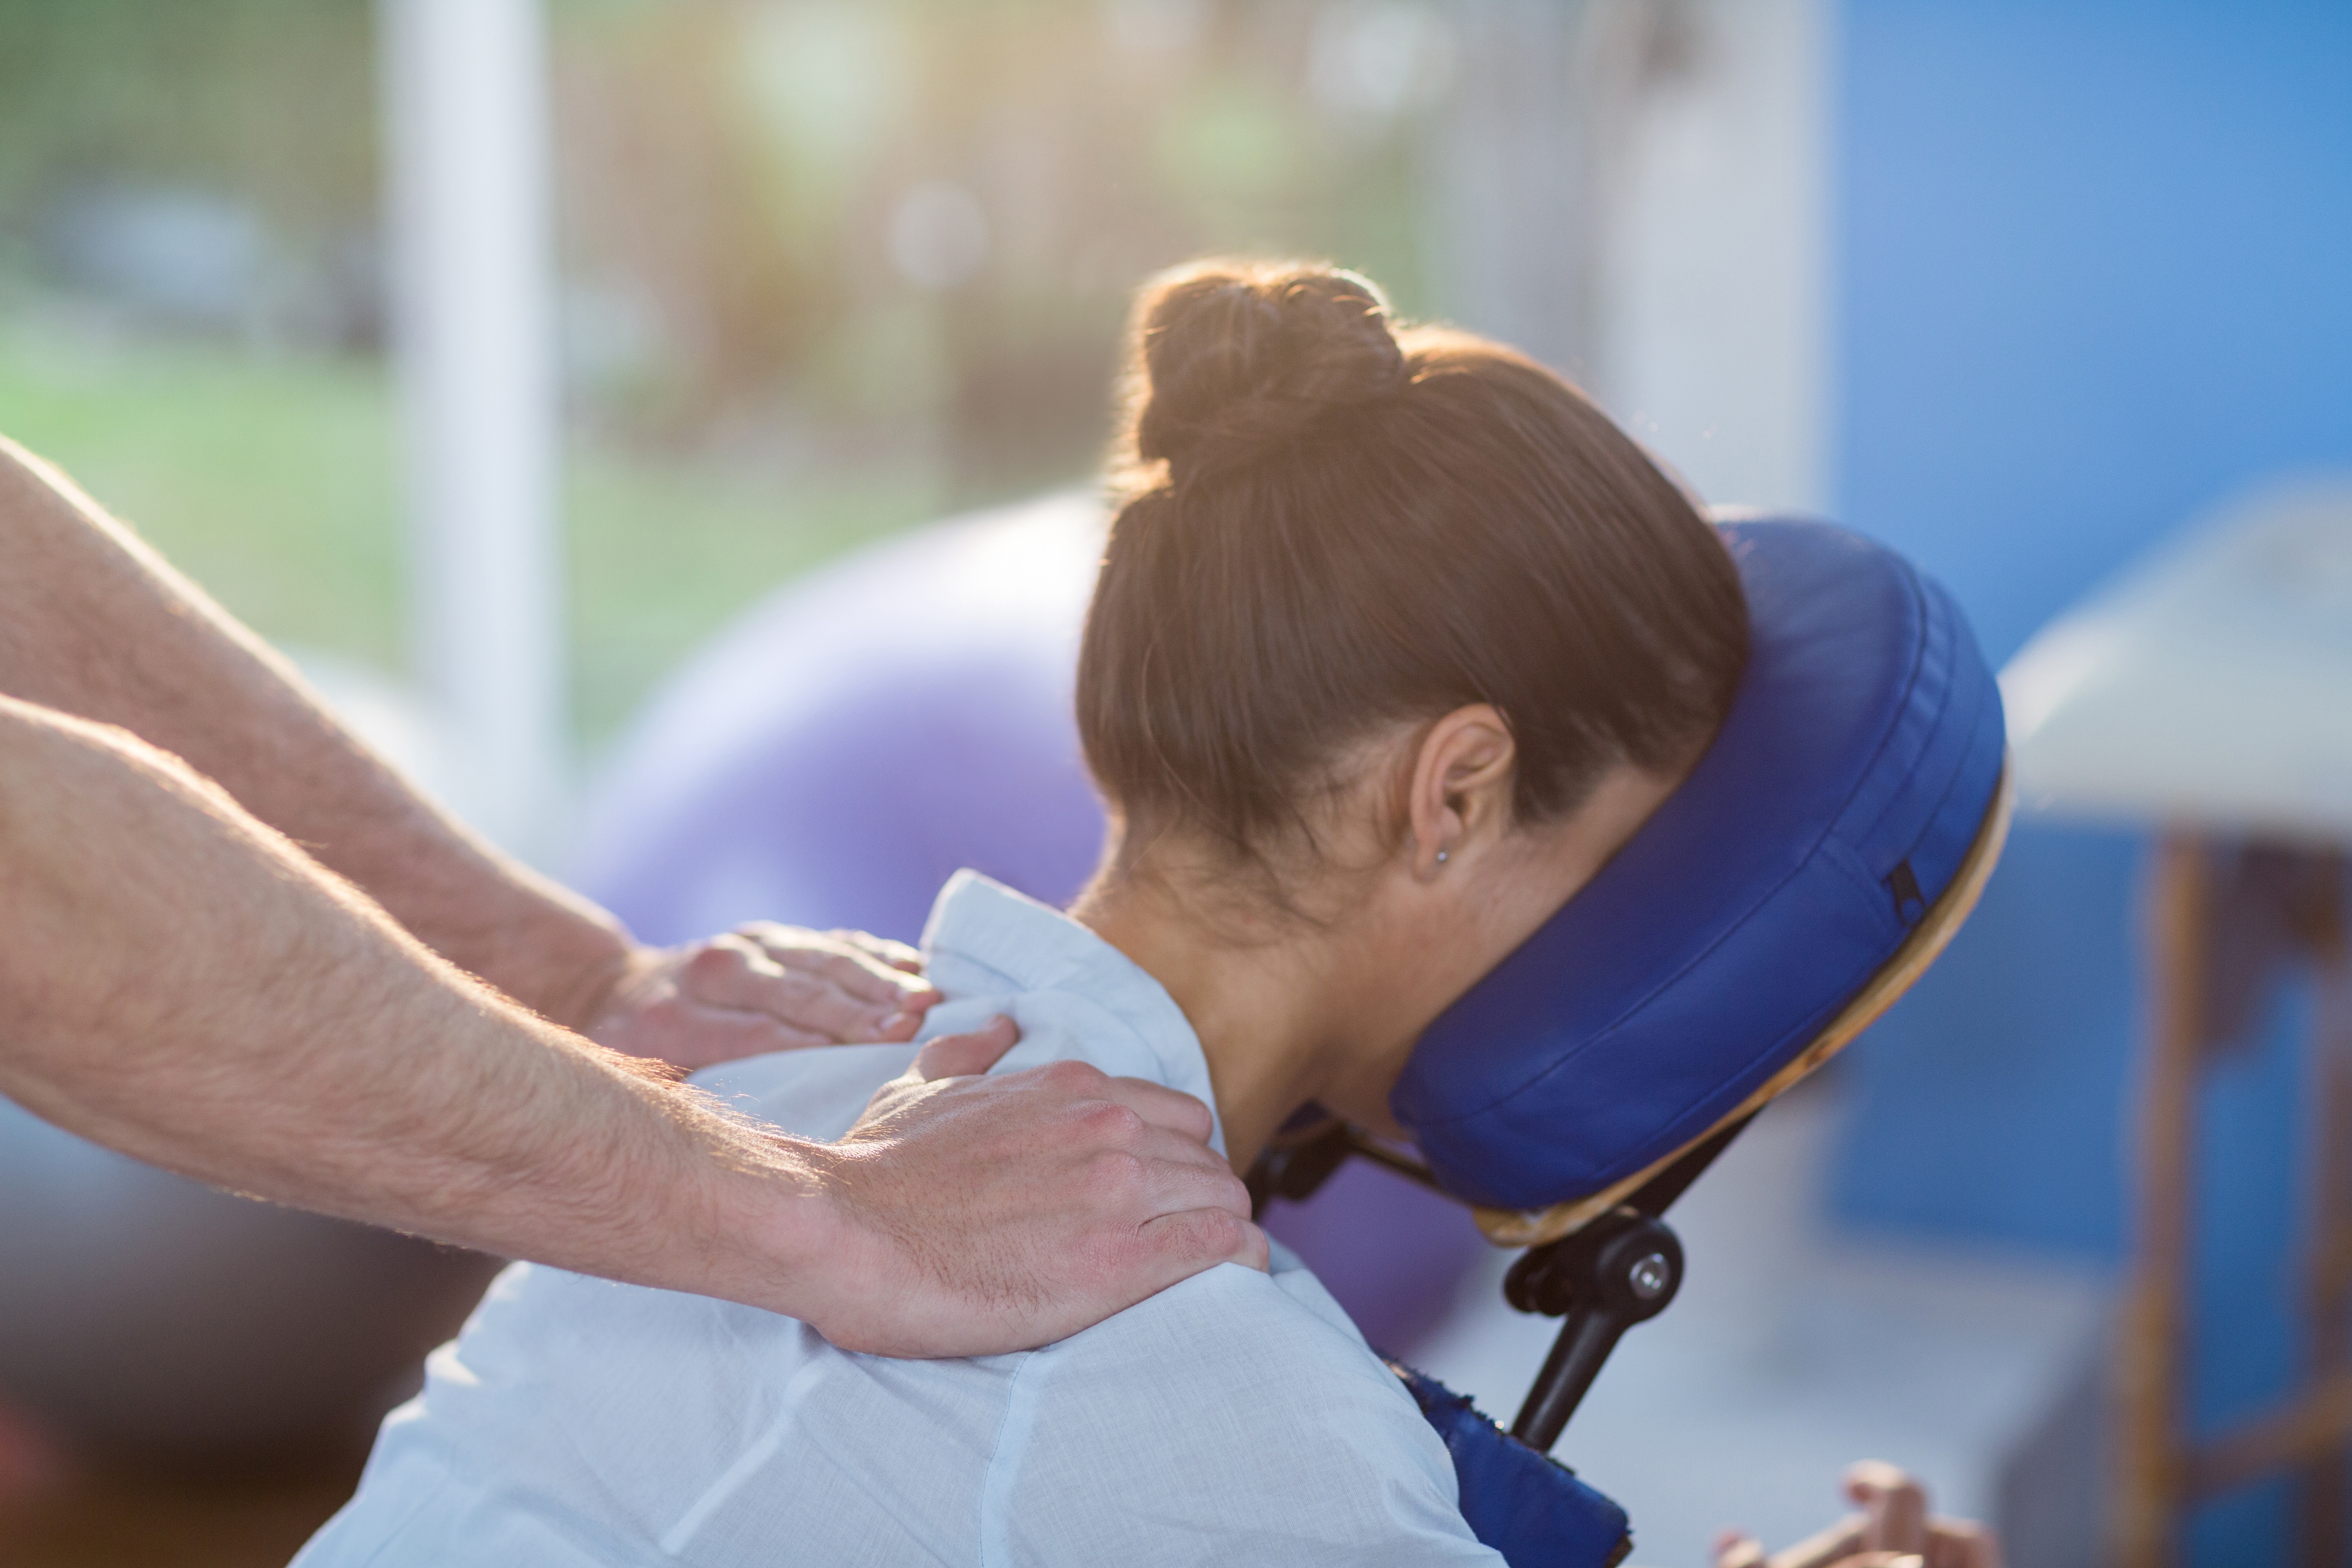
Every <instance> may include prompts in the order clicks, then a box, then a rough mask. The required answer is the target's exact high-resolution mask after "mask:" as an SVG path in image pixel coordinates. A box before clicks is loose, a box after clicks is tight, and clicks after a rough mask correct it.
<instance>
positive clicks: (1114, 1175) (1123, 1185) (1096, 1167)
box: [1087, 1149, 1144, 1192]
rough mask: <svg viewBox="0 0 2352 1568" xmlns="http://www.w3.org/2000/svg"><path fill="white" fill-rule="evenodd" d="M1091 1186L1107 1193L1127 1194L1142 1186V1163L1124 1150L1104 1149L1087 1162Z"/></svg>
mask: <svg viewBox="0 0 2352 1568" xmlns="http://www.w3.org/2000/svg"><path fill="white" fill-rule="evenodd" d="M1087 1174H1088V1175H1089V1176H1090V1177H1091V1178H1092V1179H1093V1184H1095V1185H1096V1186H1097V1187H1098V1188H1101V1189H1103V1190H1105V1191H1108V1192H1127V1191H1129V1190H1131V1189H1133V1188H1136V1187H1139V1186H1141V1185H1142V1184H1143V1180H1144V1170H1143V1161H1142V1160H1141V1159H1140V1158H1139V1157H1138V1156H1136V1155H1134V1154H1130V1153H1129V1152H1127V1151H1126V1150H1124V1149H1104V1150H1101V1151H1099V1152H1097V1153H1095V1154H1094V1155H1092V1156H1091V1157H1090V1158H1089V1159H1088V1160H1087Z"/></svg>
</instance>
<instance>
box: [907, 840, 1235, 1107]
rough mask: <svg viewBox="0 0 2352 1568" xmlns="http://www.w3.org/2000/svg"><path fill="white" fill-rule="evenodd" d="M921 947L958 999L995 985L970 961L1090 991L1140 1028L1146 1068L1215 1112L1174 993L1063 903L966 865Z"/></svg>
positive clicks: (1034, 981)
mask: <svg viewBox="0 0 2352 1568" xmlns="http://www.w3.org/2000/svg"><path fill="white" fill-rule="evenodd" d="M923 953H924V957H925V959H926V960H927V961H928V963H929V967H930V969H931V979H932V983H933V984H936V985H938V986H939V987H940V989H941V990H942V991H943V992H945V993H946V994H948V995H949V996H950V998H953V997H954V996H955V995H956V994H957V993H958V992H959V991H960V990H982V989H995V988H996V987H994V986H990V985H987V984H985V982H984V981H983V980H982V976H979V975H971V974H969V973H966V972H965V966H966V965H978V966H979V967H980V968H982V970H985V971H987V972H988V973H989V974H990V975H992V976H993V977H995V978H996V979H997V980H999V981H1000V982H1002V984H1003V989H1005V990H1010V991H1015V992H1021V991H1061V992H1068V993H1072V994H1076V995H1079V996H1083V997H1084V998H1086V999H1087V1001H1089V1002H1091V1003H1093V1004H1094V1005H1097V1006H1098V1007H1100V1008H1101V1009H1102V1010H1103V1011H1105V1012H1107V1013H1108V1014H1110V1015H1111V1016H1113V1017H1115V1018H1116V1019H1118V1021H1119V1022H1120V1023H1121V1024H1124V1025H1125V1026H1127V1027H1128V1028H1129V1030H1130V1031H1131V1032H1132V1033H1133V1034H1134V1036H1135V1037H1136V1041H1137V1043H1139V1045H1141V1046H1142V1047H1143V1048H1144V1049H1145V1050H1146V1051H1147V1052H1148V1053H1149V1054H1150V1058H1151V1059H1152V1061H1153V1063H1154V1064H1155V1065H1156V1068H1157V1071H1155V1072H1153V1073H1150V1074H1149V1075H1148V1076H1150V1077H1152V1078H1154V1079H1156V1080H1157V1081H1159V1082H1160V1083H1162V1084H1165V1085H1167V1086H1168V1087H1169V1088H1171V1089H1181V1090H1183V1091H1184V1092H1185V1093H1187V1094H1191V1095H1193V1096H1195V1097H1197V1098H1199V1099H1201V1100H1203V1101H1205V1102H1206V1103H1207V1104H1208V1106H1209V1110H1210V1114H1211V1116H1212V1117H1213V1118H1214V1117H1215V1115H1216V1100H1215V1096H1214V1094H1213V1090H1212V1089H1211V1087H1210V1081H1209V1064H1208V1058H1207V1057H1206V1056H1204V1055H1203V1054H1202V1050H1201V1039H1200V1037H1199V1036H1198V1035H1196V1034H1194V1033H1193V1031H1192V1022H1191V1021H1190V1020H1189V1019H1187V1018H1186V1017H1185V1016H1184V1012H1183V1009H1182V1008H1181V1007H1179V1006H1177V1005H1176V1002H1175V998H1173V997H1171V996H1170V995H1169V994H1168V991H1167V988H1166V987H1165V986H1163V985H1161V984H1160V982H1159V981H1157V980H1154V979H1153V978H1152V977H1151V975H1150V973H1149V972H1147V971H1146V970H1144V969H1143V968H1142V966H1140V965H1139V964H1138V963H1136V962H1135V961H1134V960H1132V959H1130V958H1129V957H1128V956H1127V955H1126V954H1125V953H1123V952H1119V951H1118V949H1117V948H1115V947H1113V946H1111V944H1110V943H1108V942H1105V941H1104V940H1103V939H1102V938H1101V937H1099V936H1097V935H1096V934H1095V933H1094V932H1093V931H1088V930H1087V928H1086V927H1085V926H1083V925H1080V924H1079V923H1078V922H1077V921H1074V920H1072V919H1071V918H1070V917H1069V916H1067V915H1066V914H1064V913H1062V912H1061V911H1060V910H1055V909H1052V908H1049V907H1048V906H1046V905H1045V904H1041V903H1039V902H1038V901H1037V900H1034V899H1032V898H1029V897H1027V896H1026V895H1025V894H1022V893H1017V892H1015V891H1013V889H1011V888H1008V887H1006V886H1004V885H1003V883H1002V882H998V881H994V880H992V879H990V878H987V877H984V876H982V875H981V874H980V873H979V872H977V871H972V870H962V871H958V872H957V873H956V874H955V875H954V876H952V877H950V878H949V879H948V883H947V886H946V887H944V888H941V889H940V896H939V899H938V900H937V901H935V902H934V903H933V904H932V906H931V918H930V920H929V923H927V924H926V925H925V926H924V928H923ZM1015 1054H1016V1055H1017V1054H1018V1052H1017V1049H1016V1053H1015ZM1097 1065H1102V1064H1101V1063H1099V1062H1098V1063H1097ZM1217 1131H1218V1134H1219V1136H1218V1137H1217V1138H1216V1139H1215V1140H1213V1141H1214V1142H1216V1144H1217V1146H1218V1147H1220V1148H1222V1147H1223V1136H1222V1134H1223V1123H1222V1120H1221V1119H1219V1124H1218V1129H1217Z"/></svg>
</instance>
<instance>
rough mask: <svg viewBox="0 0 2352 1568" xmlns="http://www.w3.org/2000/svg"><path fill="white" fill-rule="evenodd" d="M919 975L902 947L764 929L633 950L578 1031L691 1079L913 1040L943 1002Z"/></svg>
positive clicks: (766, 924)
mask: <svg viewBox="0 0 2352 1568" xmlns="http://www.w3.org/2000/svg"><path fill="white" fill-rule="evenodd" d="M921 971H922V960H921V959H920V957H919V955H918V954H917V953H916V952H915V950H914V949H913V948H910V947H908V946H905V945H904V944H902V943H899V942H886V941H884V940H883V939H882V938H880V937H874V936H867V935H866V933H865V932H863V931H803V930H802V929H801V928H800V927H798V926H784V925H777V924H774V923H773V922H772V921H757V922H754V923H752V924H750V925H743V926H738V927H736V928H735V929H734V930H733V931H729V932H727V933H726V934H724V935H722V936H715V937H712V938H710V939H709V941H707V942H694V943H691V944H689V945H688V946H685V947H673V948H637V949H635V951H634V952H631V953H630V954H629V956H628V957H627V958H626V959H625V961H624V963H623V964H622V967H621V969H620V971H619V975H618V978H617V979H615V980H614V982H613V983H612V985H611V988H610V990H609V991H608V992H607V993H606V994H605V996H604V1000H603V1002H602V1003H601V1005H598V1006H597V1007H596V1008H595V1009H594V1010H593V1013H592V1014H591V1021H590V1022H589V1024H588V1025H587V1026H586V1027H585V1028H584V1029H583V1031H582V1032H583V1033H584V1034H585V1035H587V1036H588V1037H589V1038H591V1039H593V1040H594V1041H596V1042H597V1043H598V1044H599V1045H604V1046H610V1047H612V1048H613V1049H614V1050H616V1051H620V1052H622V1053H624V1054H625V1055H628V1056H633V1057H652V1058H657V1059H659V1060H662V1061H666V1062H670V1063H673V1064H675V1065H677V1066H678V1067H681V1068H685V1069H686V1070H687V1071H688V1072H693V1071H695V1070H697V1069H698V1068H707V1067H710V1066H712V1065H714V1064H716V1063H719V1062H726V1061H733V1060H735V1059H736V1058H739V1057H751V1056H759V1055H761V1054H763V1053H765V1052H768V1051H790V1050H798V1049H800V1048H801V1047H803V1046H830V1045H852V1044H858V1043H867V1042H871V1043H890V1042H897V1041H900V1040H910V1039H912V1038H914V1037H915V1031H916V1030H917V1029H918V1028H919V1027H920V1026H921V1025H922V1021H923V1015H924V1014H925V1013H926V1012H928V1011H929V1009H930V1007H931V1006H932V1005H933V1004H935V1003H937V1002H938V1001H939V999H940V994H939V993H938V992H937V991H934V990H933V989H931V986H930V984H929V982H928V981H926V980H925V979H924V978H923V977H922V973H921Z"/></svg>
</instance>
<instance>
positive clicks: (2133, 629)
mask: <svg viewBox="0 0 2352 1568" xmlns="http://www.w3.org/2000/svg"><path fill="white" fill-rule="evenodd" d="M2004 679H2005V681H2006V683H2007V685H2008V687H2009V689H2010V691H2011V700H2012V702H2013V704H2014V707H2015V710H2016V712H2017V715H2018V725H2017V748H2018V771H2019V776H2020V779H2021V788H2022V789H2023V790H2024V791H2025V792H2026V794H2027V795H2029V797H2031V798H2032V799H2034V800H2035V801H2036V803H2037V805H2042V806H2044V807H2045V808H2047V809H2051V810H2054V811H2057V812H2061V813H2069V814H2074V815H2078V816H2092V817H2104V818H2107V819H2114V818H2118V817H2122V818H2126V819H2139V820H2152V821H2154V822H2156V823H2158V824H2161V825H2162V826H2163V828H2164V834H2163V837H2162V839H2161V841H2160V842H2159V844H2158V848H2157V851H2156V855H2155V858H2154V861H2153V864H2152V866H2151V868H2150V871H2149V875H2148V879H2147V892H2146V902H2147V912H2146V919H2147V932H2146V940H2147V968H2148V979H2149V985H2150V993H2149V1003H2150V1006H2149V1014H2148V1033H2147V1044H2146V1047H2145V1056H2144V1058H2143V1061H2142V1066H2141V1072H2142V1077H2141V1080H2140V1085H2139V1103H2138V1106H2137V1150H2136V1154H2137V1161H2138V1170H2137V1174H2138V1191H2137V1214H2136V1215H2135V1216H2134V1218H2135V1226H2136V1235H2135V1241H2134V1250H2133V1258H2132V1264H2131V1279H2130V1283H2129V1286H2128V1289H2127V1291H2126V1297H2125V1300H2124V1308H2123V1314H2122V1319H2121V1321H2120V1323H2119V1325H2118V1332H2117V1338H2116V1368H2115V1376H2114V1394H2113V1397H2114V1401H2115V1403H2114V1405H2113V1415H2112V1419H2113V1421H2114V1423H2115V1435H2114V1447H2115V1454H2116V1464H2115V1476H2114V1484H2115V1496H2114V1499H2113V1501H2112V1517H2111V1532H2112V1533H2111V1539H2110V1546H2111V1549H2112V1551H2113V1552H2114V1561H2115V1562H2116V1563H2117V1564H2119V1565H2120V1568H2168V1565H2169V1564H2171V1563H2176V1562H2178V1561H2179V1558H2180V1554H2181V1550H2182V1541H2181V1533H2182V1529H2183V1526H2184V1524H2185V1522H2186V1521H2187V1517H2188V1515H2189V1510H2191V1509H2192V1508H2193V1507H2195V1506H2196V1505H2197V1504H2198V1503H2200V1502H2201V1501H2203V1500H2208V1499H2211V1498H2215V1497H2219V1496H2221V1495H2224V1494H2226V1493H2230V1492H2232V1491H2235V1490H2237V1489H2241V1488H2243V1487H2246V1486H2249V1485H2251V1484H2252V1483H2254V1482H2256V1481H2259V1480H2261V1479H2264V1478H2266V1477H2270V1476H2273V1475H2277V1474H2280V1473H2282V1472H2284V1473H2289V1474H2294V1475H2297V1476H2299V1478H2300V1479H2299V1481H2298V1483H2297V1485H2298V1492H2299V1499H2298V1513H2299V1521H2298V1522H2299V1534H2300V1537H2301V1545H2300V1552H2299V1560H2300V1561H2301V1562H2303V1563H2306V1564H2309V1565H2310V1568H2336V1564H2339V1563H2342V1562H2343V1561H2344V1560H2345V1554H2346V1552H2347V1547H2352V1510H2347V1491H2346V1479H2347V1463H2352V938H2347V910H2352V858H2347V851H2352V488H2347V487H2345V486H2343V485H2341V484H2338V485H2335V486H2318V485H2303V486H2297V487H2293V488H2286V489H2278V490H2274V491H2273V492H2271V493H2269V494H2267V495H2263V496H2259V497H2257V498H2256V499H2254V500H2252V501H2250V502H2247V503H2244V504H2242V505H2241V506H2238V507H2236V508H2233V509H2231V510H2230V511H2228V512H2226V513H2225V514H2224V515H2222V516H2221V517H2220V518H2218V519H2216V520H2213V521H2210V522H2209V523H2208V524H2206V525H2205V526H2204V527H2202V528H2200V529H2199V530H2197V531H2194V532H2193V533H2192V534H2191V535H2190V537H2189V539H2187V540H2186V541H2185V542H2182V543H2180V544H2179V545H2176V546H2174V547H2172V548H2170V549H2168V550H2166V551H2163V552H2159V553H2158V555H2157V557H2156V558H2155V559H2154V560H2152V561H2151V562H2150V563H2147V564H2146V565H2144V566H2142V567H2140V568H2138V569H2137V570H2136V571H2134V572H2132V573H2130V574H2127V575H2126V578H2125V579H2124V580H2123V581H2122V582H2121V583H2119V584H2116V585H2114V586H2112V587H2110V588H2108V589H2106V590H2105V591H2103V592H2101V593H2100V594H2098V595H2095V596H2094V597H2093V598H2092V599H2091V600H2090V601H2089V602H2087V603H2086V604H2085V605H2083V606H2082V607H2081V608H2079V609H2076V610H2074V611H2073V612H2070V613H2069V614H2068V615H2066V616H2062V617H2061V618H2060V619H2058V620H2057V621H2055V622H2053V624H2052V625H2051V626H2048V627H2047V628H2045V629H2044V630H2043V631H2042V632H2041V633H2040V634H2039V635H2038V636H2037V637H2035V638H2034V639H2033V641H2032V643H2030V644H2028V645H2027V647H2025V649H2024V650H2023V651H2022V652H2021V653H2020V654H2019V655H2018V657H2017V658H2016V659H2015V660H2014V661H2013V662H2012V663H2011V666H2010V668H2009V669H2008V671H2007V672H2005V677H2004ZM2298 975H2300V976H2302V977H2306V978H2308V979H2309V980H2310V981H2311V982H2312V983H2313V984H2314V986H2315V990H2316V992H2317V995H2318V1009H2317V1021H2316V1026H2315V1031H2314V1035H2315V1037H2314V1040H2313V1051H2312V1062H2311V1066H2310V1068H2309V1070H2310V1073H2311V1082H2312V1089H2311V1094H2310V1097H2309V1103H2310V1104H2311V1105H2312V1106H2314V1107H2315V1110H2316V1113H2317V1115H2316V1123H2317V1125H2316V1136H2317V1148H2316V1151H2315V1158H2313V1159H2312V1160H2311V1162H2310V1168H2311V1172H2312V1181H2313V1187H2312V1209H2311V1216H2310V1220H2309V1221H2308V1224H2309V1226H2310V1231H2309V1234H2310V1237H2311V1241H2310V1247H2311V1252H2310V1255H2309V1263H2308V1265H2307V1267H2306V1270H2305V1275H2304V1280H2305V1284H2304V1289H2305V1299H2304V1310H2305V1329H2306V1336H2307V1337H2306V1340H2305V1364H2304V1368H2303V1377H2302V1386H2301V1388H2300V1389H2299V1390H2297V1391H2295V1392H2294V1393H2291V1394H2289V1395H2287V1396H2286V1397H2285V1398H2284V1399H2283V1400H2281V1401H2280V1402H2279V1403H2278V1404H2277V1405H2274V1406H2273V1408H2271V1409H2270V1410H2268V1411H2265V1412H2263V1414H2261V1415H2256V1416H2254V1417H2252V1419H2249V1420H2244V1421H2242V1422H2240V1423H2238V1424H2237V1425H2235V1426H2231V1427H2229V1428H2228V1429H2226V1430H2224V1431H2222V1432H2221V1433H2219V1434H2212V1435H2198V1434H2194V1433H2192V1431H2191V1427H2190V1409H2191V1405H2190V1400H2189V1390H2188V1387H2187V1385H2186V1380H2185V1377H2184V1371H2183V1369H2184V1368H2186V1367H2187V1366H2189V1364H2190V1360H2189V1356H2188V1354H2187V1352H2188V1349H2189V1342H2190V1324H2189V1311H2188V1306H2189V1279H2190V1278H2191V1271H2192V1268H2193V1264H2194V1255H2195V1247H2194V1240H2193V1232H2194V1219H2195V1209H2196V1201H2195V1196H2194V1194H2195V1192H2196V1190H2197V1188H2196V1181H2197V1169H2198V1163H2199V1162H2198V1160H2197V1157H2196V1156H2197V1146H2198V1135H2197V1134H2198V1126H2199V1121H2200V1105H2201V1102H2202V1100H2203V1098H2204V1097H2203V1093H2202V1091H2203V1089H2205V1087H2206V1086H2207V1085H2208V1084H2209V1083H2210V1081H2211V1076H2210V1073H2209V1071H2208V1069H2209V1068H2210V1067H2211V1066H2212V1064H2214V1063H2215V1062H2216V1061H2217V1060H2219V1059H2220V1058H2222V1057H2223V1056H2225V1055H2226V1054H2228V1052H2229V1050H2230V1048H2231V1047H2232V1046H2234V1045H2237V1044H2241V1043H2242V1042H2244V1041H2245V1040H2247V1039H2248V1038H2250V1037H2252V1034H2253V1033H2254V1031H2255V1029H2256V1027H2257V1026H2258V1025H2259V1024H2260V1022H2261V1019H2262V1016H2263V1010H2264V1008H2265V1006H2266V1005H2267V1004H2268V1003H2269V1002H2270V1000H2271V999H2272V997H2273V994H2274V992H2275V990H2276V988H2277V986H2278V984H2279V983H2280V982H2281V981H2282V980H2284V979H2287V978H2290V977H2294V976H2298ZM2278 1131H2279V1135H2280V1136H2281V1137H2282V1138H2284V1137H2288V1136H2291V1135H2292V1131H2293V1130H2291V1129H2288V1128H2284V1127H2282V1128H2280V1129H2279V1130H2278Z"/></svg>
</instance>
